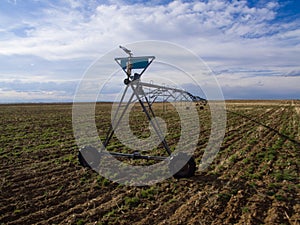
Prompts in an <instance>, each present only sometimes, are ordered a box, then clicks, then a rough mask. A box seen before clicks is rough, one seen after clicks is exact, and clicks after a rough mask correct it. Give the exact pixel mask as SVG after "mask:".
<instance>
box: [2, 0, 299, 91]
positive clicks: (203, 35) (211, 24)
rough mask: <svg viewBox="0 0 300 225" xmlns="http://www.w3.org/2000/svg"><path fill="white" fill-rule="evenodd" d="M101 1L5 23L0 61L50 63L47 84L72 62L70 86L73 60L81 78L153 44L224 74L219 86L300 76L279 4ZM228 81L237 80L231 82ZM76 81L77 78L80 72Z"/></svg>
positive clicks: (62, 0) (74, 0)
mask: <svg viewBox="0 0 300 225" xmlns="http://www.w3.org/2000/svg"><path fill="white" fill-rule="evenodd" d="M99 2H101V1H96V0H88V1H81V0H57V1H55V2H54V3H53V2H51V1H44V3H43V4H47V7H43V8H37V9H36V11H32V12H30V13H28V15H23V16H22V17H21V18H23V19H21V20H19V21H17V22H16V20H11V19H8V18H3V20H2V21H4V23H6V24H3V26H1V27H0V33H1V38H0V46H1V47H0V56H1V55H2V56H4V57H8V58H11V59H13V58H14V57H16V56H18V57H24V56H26V57H28V58H40V59H43V60H45V61H48V62H55V67H54V68H49V67H48V68H47V72H46V73H47V76H46V77H48V78H47V79H48V80H51V78H49V77H51V70H52V69H53V71H52V74H53V76H54V77H57V76H58V75H57V74H59V73H60V72H61V68H62V65H63V64H64V63H66V62H69V63H67V65H68V66H69V68H70V71H71V73H70V75H67V76H66V77H68V79H70V78H71V77H72V74H76V72H74V70H72V69H71V67H72V66H70V64H72V62H75V61H74V60H76V65H77V67H78V63H79V62H80V61H79V60H85V63H83V67H82V68H81V69H79V70H80V71H81V73H82V71H84V69H85V68H86V66H87V64H86V62H87V60H93V59H95V58H96V57H98V56H100V55H101V54H104V53H105V52H107V51H109V50H110V49H112V48H115V47H117V46H119V44H124V43H128V42H134V41H140V40H148V39H155V40H164V41H170V42H175V43H177V44H180V45H183V46H185V47H187V48H189V49H191V50H192V51H194V52H195V53H196V54H198V55H199V56H200V57H202V58H203V59H204V60H205V61H206V62H207V63H208V65H209V66H210V67H211V68H212V69H213V70H214V71H217V72H219V73H221V74H223V75H224V78H223V77H222V78H220V79H222V82H223V81H224V82H225V83H226V77H227V78H228V80H230V81H231V82H232V85H236V86H237V87H238V86H239V84H240V82H241V79H245V78H243V76H244V74H248V76H249V75H251V76H257V75H258V76H263V75H264V74H263V73H261V72H259V71H262V70H268V71H269V72H268V73H269V74H273V75H278V74H282V75H286V74H289V73H292V71H299V70H300V68H299V67H300V66H299V60H298V59H299V58H300V48H299V46H300V26H299V20H294V21H291V22H280V21H277V22H275V23H274V21H273V20H274V19H275V18H276V16H277V10H278V8H279V7H280V5H279V4H278V3H277V2H276V1H271V2H267V3H266V4H265V5H260V6H259V7H252V8H251V7H249V6H248V4H247V2H246V1H225V0H216V1H188V2H182V1H173V2H170V3H169V4H155V1H152V2H147V3H146V4H145V2H141V3H136V4H128V3H126V1H107V2H105V3H103V2H102V3H101V4H100V3H99ZM18 4H19V3H18ZM18 4H17V5H18ZM20 4H21V3H20ZM0 17H1V19H2V17H3V16H0ZM16 30H17V31H20V33H23V34H24V35H23V36H22V35H20V33H18V32H16ZM149 54H151V53H149ZM58 62H61V66H58V64H59V63H58ZM31 63H32V62H31ZM35 64H36V63H35ZM51 65H52V64H51ZM9 66H11V67H13V64H7V65H6V66H4V68H5V67H6V68H7V69H6V71H5V72H6V73H5V74H7V72H9V71H8V70H9V69H8V67H9ZM57 68H59V69H57ZM239 68H242V70H244V71H245V72H243V75H242V76H238V75H237V73H235V71H236V70H239ZM65 70H66V71H67V70H68V68H67V67H66V68H65ZM13 71H14V72H13V74H14V75H16V74H18V71H15V68H14V69H13ZM41 71H42V69H41V68H40V70H39V72H34V71H31V72H33V73H35V74H34V75H35V76H37V75H40V74H39V73H41ZM49 71H50V72H49ZM54 71H55V72H54ZM222 71H227V72H222ZM253 71H254V72H253ZM22 72H24V71H22V70H20V71H19V74H22ZM256 72H257V73H256ZM2 74H3V73H2ZM54 74H56V75H54ZM230 74H234V75H235V76H237V78H238V79H234V80H232V79H231V78H230V76H229V75H230ZM0 76H1V75H0ZM2 76H3V75H2ZM75 77H76V79H77V78H78V77H79V75H78V73H77V74H76V75H75ZM53 79H56V78H53ZM251 85H252V83H251Z"/></svg>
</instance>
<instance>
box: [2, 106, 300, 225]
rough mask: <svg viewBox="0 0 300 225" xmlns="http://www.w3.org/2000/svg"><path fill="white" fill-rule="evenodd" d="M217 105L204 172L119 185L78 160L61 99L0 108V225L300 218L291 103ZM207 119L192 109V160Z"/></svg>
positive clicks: (298, 128) (297, 142) (298, 144)
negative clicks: (218, 122) (214, 142)
mask: <svg viewBox="0 0 300 225" xmlns="http://www.w3.org/2000/svg"><path fill="white" fill-rule="evenodd" d="M101 104H103V103H101ZM100 108H101V109H102V110H103V108H105V107H103V105H102V107H100ZM106 108H107V112H106V111H104V112H103V111H102V112H97V110H96V115H101V113H102V114H103V113H104V114H107V115H109V109H110V104H108V103H106ZM226 108H227V128H226V135H225V138H224V141H223V144H222V147H221V150H220V151H219V153H218V155H217V157H216V158H215V160H214V161H213V163H212V164H211V165H210V166H209V167H208V168H207V169H206V170H204V171H198V172H196V174H195V176H194V177H192V178H189V179H186V178H185V179H180V180H177V179H174V178H169V179H167V180H165V181H163V182H161V183H158V184H155V185H152V186H144V187H128V186H124V185H119V184H117V183H113V182H111V181H109V180H107V179H105V178H103V177H101V176H100V175H98V174H97V173H95V172H93V171H91V170H89V169H87V168H82V167H81V166H80V164H79V163H78V160H77V153H78V147H77V145H76V143H75V140H74V137H73V130H72V105H71V104H23V105H21V104H17V105H0V116H1V117H0V118H1V120H0V127H1V133H0V165H1V167H0V187H1V191H0V224H78V225H79V224H300V191H299V190H300V184H299V166H300V164H299V159H300V114H299V108H300V102H299V101H228V102H227V104H226ZM156 110H158V111H159V110H160V108H159V107H158V108H157V109H156ZM98 113H99V114H98ZM158 113H160V112H158ZM161 113H164V112H161ZM209 115H210V113H209V107H206V108H205V109H204V110H201V111H199V116H200V119H201V134H200V139H199V143H198V147H197V150H196V152H195V158H196V162H197V163H199V162H200V160H201V156H202V154H203V152H204V149H205V146H206V142H207V140H208V137H209V135H210V134H209V131H210V120H209ZM103 118H104V116H99V117H97V116H96V120H97V124H98V129H99V134H101V132H102V130H103V131H104V130H106V128H107V126H108V125H107V124H106V125H103V124H104V123H103V121H101V120H102V119H103ZM170 119H171V120H172V117H170ZM102 125H103V126H102ZM101 129H102V130H101ZM171 131H172V132H171V133H172V135H173V136H172V137H174V139H176V137H177V136H178V135H177V136H176V126H174V127H173V128H172V127H171ZM174 132H175V133H174ZM137 133H138V132H137ZM170 140H171V139H170Z"/></svg>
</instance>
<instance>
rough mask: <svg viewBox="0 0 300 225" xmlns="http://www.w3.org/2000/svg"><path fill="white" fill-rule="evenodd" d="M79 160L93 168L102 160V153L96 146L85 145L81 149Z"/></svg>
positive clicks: (82, 164)
mask: <svg viewBox="0 0 300 225" xmlns="http://www.w3.org/2000/svg"><path fill="white" fill-rule="evenodd" d="M78 161H79V163H80V165H81V166H83V167H87V168H90V169H93V168H95V167H97V165H98V164H99V162H100V153H99V152H98V151H97V149H96V148H93V147H90V146H85V147H83V148H81V149H80V150H79V153H78Z"/></svg>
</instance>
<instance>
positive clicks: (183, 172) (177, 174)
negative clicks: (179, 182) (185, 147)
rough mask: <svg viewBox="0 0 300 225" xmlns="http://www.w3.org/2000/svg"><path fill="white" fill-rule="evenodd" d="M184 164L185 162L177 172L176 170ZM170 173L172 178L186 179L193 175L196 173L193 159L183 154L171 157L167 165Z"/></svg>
mask: <svg viewBox="0 0 300 225" xmlns="http://www.w3.org/2000/svg"><path fill="white" fill-rule="evenodd" d="M184 162H187V163H186V164H185V165H184V166H183V167H182V168H181V169H180V170H179V171H178V168H179V167H180V166H182V164H183V163H184ZM169 168H170V172H171V173H172V174H174V175H173V177H174V178H176V179H180V178H188V177H192V176H194V175H195V172H196V169H197V167H196V162H195V159H194V157H191V156H188V155H187V154H185V153H178V154H177V155H175V156H173V158H172V159H171V160H170V164H169Z"/></svg>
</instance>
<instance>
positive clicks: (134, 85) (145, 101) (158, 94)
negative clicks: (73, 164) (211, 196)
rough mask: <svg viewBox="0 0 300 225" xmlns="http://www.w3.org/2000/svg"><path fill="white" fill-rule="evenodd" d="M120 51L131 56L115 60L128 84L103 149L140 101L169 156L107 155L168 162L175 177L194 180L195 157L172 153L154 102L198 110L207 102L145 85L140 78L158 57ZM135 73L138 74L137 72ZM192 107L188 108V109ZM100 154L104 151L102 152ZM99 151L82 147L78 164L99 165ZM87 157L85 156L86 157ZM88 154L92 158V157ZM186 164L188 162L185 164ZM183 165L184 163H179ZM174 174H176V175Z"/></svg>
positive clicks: (112, 153) (170, 89)
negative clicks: (157, 116)
mask: <svg viewBox="0 0 300 225" xmlns="http://www.w3.org/2000/svg"><path fill="white" fill-rule="evenodd" d="M120 48H121V49H122V50H123V51H124V52H125V53H126V54H128V57H121V58H115V61H116V62H117V63H118V65H119V66H120V67H121V68H122V70H123V71H124V72H125V74H126V76H127V77H126V79H125V80H124V84H125V85H126V87H125V89H124V92H123V94H122V97H121V99H120V101H119V102H118V103H117V107H116V110H115V113H114V115H113V116H112V121H111V125H110V128H109V130H108V132H107V135H106V138H105V141H104V143H103V148H106V147H108V145H109V142H110V140H111V139H112V137H113V136H114V134H115V131H116V129H117V128H118V127H119V126H120V124H121V123H122V119H124V115H125V114H126V111H127V110H130V105H131V104H133V103H136V102H138V103H139V104H140V106H141V107H142V111H143V112H144V113H145V115H146V117H147V119H148V120H149V122H150V125H151V126H152V128H153V130H154V131H155V133H156V135H157V137H158V138H159V141H160V143H161V144H162V146H163V149H164V150H165V151H166V152H165V154H166V156H153V155H143V154H141V152H140V151H135V152H133V153H121V152H108V154H111V155H112V156H114V157H115V158H129V159H144V160H155V161H156V160H157V161H161V160H165V159H168V160H169V169H170V172H171V173H172V174H173V177H175V178H185V177H191V176H193V175H194V173H195V171H196V163H195V160H194V157H193V156H192V155H189V154H187V153H183V152H179V153H177V154H174V153H173V154H172V151H171V149H170V147H169V145H168V143H167V141H166V139H165V138H164V136H163V133H162V129H161V127H160V125H159V123H158V121H157V119H156V118H155V113H154V111H153V103H155V102H160V103H163V104H164V103H166V102H179V103H189V104H196V106H197V107H198V108H199V109H203V108H204V106H205V105H206V104H207V100H206V99H204V98H201V97H199V96H194V95H192V94H191V93H189V92H187V91H185V90H183V89H179V88H172V87H168V86H165V85H156V84H153V83H152V82H150V83H147V82H142V81H141V77H142V75H143V74H144V72H145V71H146V70H147V68H148V67H149V66H150V64H151V63H152V62H153V61H154V59H155V56H139V57H134V56H133V53H132V52H131V50H129V49H127V48H125V47H122V46H120ZM134 71H138V72H139V73H137V72H134ZM129 90H132V92H131V95H130V97H129V99H128V100H125V96H126V93H129ZM188 109H189V107H186V110H188ZM100 152H101V151H100ZM100 152H99V151H98V150H97V149H95V148H93V147H90V146H85V147H82V148H81V149H80V150H79V154H78V158H79V162H80V164H81V165H82V166H84V167H89V168H92V167H93V166H92V165H93V164H97V163H99V161H100V157H101V154H100ZM83 155H84V156H83ZM89 155H90V156H91V157H89ZM183 160H184V166H183V167H182V168H181V169H180V168H179V171H178V168H177V165H178V164H180V162H182V161H183ZM185 162H186V163H185ZM180 165H182V164H180ZM173 171H174V173H173Z"/></svg>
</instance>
